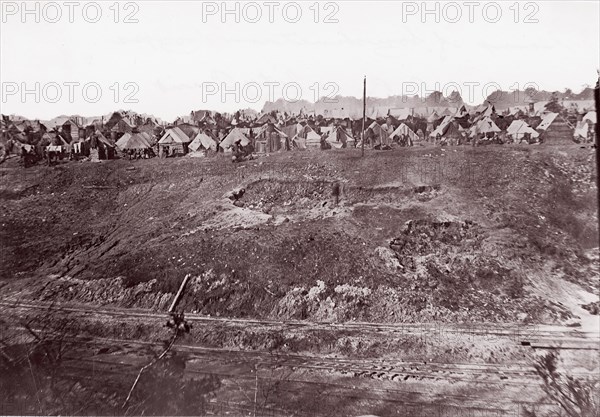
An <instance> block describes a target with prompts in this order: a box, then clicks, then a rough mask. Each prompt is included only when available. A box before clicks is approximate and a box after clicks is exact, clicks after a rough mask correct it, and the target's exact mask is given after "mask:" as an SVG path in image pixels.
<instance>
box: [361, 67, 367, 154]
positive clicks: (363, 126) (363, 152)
mask: <svg viewBox="0 0 600 417" xmlns="http://www.w3.org/2000/svg"><path fill="white" fill-rule="evenodd" d="M366 118H367V76H366V75H365V80H364V83H363V122H362V132H361V134H360V135H361V137H362V140H361V143H362V156H365V120H366Z"/></svg>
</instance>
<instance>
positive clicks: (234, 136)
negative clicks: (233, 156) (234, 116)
mask: <svg viewBox="0 0 600 417" xmlns="http://www.w3.org/2000/svg"><path fill="white" fill-rule="evenodd" d="M237 141H240V143H241V144H242V146H247V145H248V144H249V143H250V139H248V138H247V137H246V135H244V134H243V133H242V132H241V131H240V130H239V129H238V128H237V127H235V128H233V130H232V131H231V132H229V134H228V135H227V136H226V137H225V139H223V140H222V141H221V143H220V144H219V146H220V147H221V149H223V150H224V151H227V150H229V149H230V148H231V147H232V146H233V144H234V143H236V142H237Z"/></svg>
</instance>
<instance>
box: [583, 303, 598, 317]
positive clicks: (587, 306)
mask: <svg viewBox="0 0 600 417" xmlns="http://www.w3.org/2000/svg"><path fill="white" fill-rule="evenodd" d="M581 307H582V308H583V309H585V310H587V311H589V312H590V314H593V315H595V316H597V315H598V314H600V301H594V302H592V303H589V304H582V305H581Z"/></svg>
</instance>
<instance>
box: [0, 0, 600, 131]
mask: <svg viewBox="0 0 600 417" xmlns="http://www.w3.org/2000/svg"><path fill="white" fill-rule="evenodd" d="M71 3H73V4H70V3H69V2H60V1H59V2H50V3H48V2H30V3H27V5H26V7H27V8H28V9H29V12H28V13H26V11H25V10H23V5H22V2H21V1H18V2H10V1H2V23H1V29H0V32H1V33H0V35H1V36H0V37H1V42H0V45H1V59H0V67H1V68H0V69H1V72H0V74H1V79H2V113H5V114H7V113H8V114H11V113H16V114H21V115H24V116H27V117H31V118H35V117H37V118H41V119H49V118H52V117H54V116H56V115H59V114H80V115H84V116H91V115H98V114H104V113H108V112H110V111H113V110H116V109H133V110H136V111H138V112H145V113H152V114H155V115H156V116H158V117H161V118H163V119H166V120H172V119H173V118H175V117H176V116H178V115H182V114H189V112H190V110H192V109H213V110H217V111H230V112H231V111H235V110H237V109H239V108H246V107H252V108H255V109H257V110H260V109H261V108H262V105H263V103H264V102H265V101H266V100H269V99H277V98H280V97H284V98H286V99H289V100H294V99H296V98H303V99H306V100H309V101H314V100H315V96H324V95H334V94H336V93H337V94H342V95H354V96H356V97H360V96H361V95H362V79H363V76H364V75H366V76H367V80H368V95H369V96H373V97H387V96H389V95H399V94H402V93H410V94H411V95H412V94H420V95H425V94H429V93H431V91H433V90H435V89H440V90H441V91H443V92H445V93H447V94H449V93H450V92H451V91H452V90H458V91H459V92H460V93H461V94H462V96H463V98H464V99H465V101H467V102H469V103H471V104H477V103H480V102H482V101H483V98H484V94H485V93H486V91H487V92H488V93H490V92H492V91H493V90H495V89H496V88H497V87H500V88H502V89H503V90H514V89H516V88H518V87H519V88H523V87H524V86H525V87H526V86H527V83H535V85H537V86H538V87H539V88H540V89H546V90H560V91H563V90H564V89H565V87H570V88H572V89H573V90H574V91H576V92H579V91H580V90H581V89H582V87H583V85H584V84H590V85H593V84H594V81H595V79H596V77H597V69H598V68H599V67H600V62H599V61H600V58H599V54H600V52H599V51H600V28H599V25H600V24H599V21H600V7H599V2H598V1H546V2H519V3H516V2H513V1H506V2H503V1H499V2H485V1H480V2H477V1H473V2H468V1H467V2H450V3H448V2H429V3H422V2H420V1H419V2H400V1H398V2H374V1H369V2H366V1H365V2H361V1H352V2H344V1H338V2H319V3H315V2H313V1H309V2H298V3H294V2H262V1H259V2H249V3H248V2H229V3H227V4H224V3H222V2H191V1H189V2H173V1H168V2H167V1H165V2H161V1H149V2H140V1H138V2H120V3H118V4H116V3H114V2H112V1H110V2H106V3H104V2H98V3H94V2H85V1H82V2H71ZM424 6H425V7H426V8H427V9H428V11H429V13H428V14H425V15H423V12H424V11H425V10H423V9H424ZM225 7H226V8H227V9H228V10H229V11H230V12H229V14H223V13H222V12H223V11H224V9H225ZM317 10H318V15H317V13H316V11H317ZM98 12H100V14H98ZM117 12H118V13H117ZM298 12H300V13H298ZM259 13H260V15H259ZM70 14H71V16H70ZM36 19H38V20H39V23H38V22H36ZM236 19H238V20H239V23H237V22H236ZM96 20H97V21H96ZM115 20H116V21H117V22H115ZM126 20H129V21H132V22H129V23H127V22H126ZM135 20H137V22H135ZM315 20H317V22H315ZM336 20H337V22H336ZM436 20H437V21H436ZM52 21H55V22H54V23H53V22H52ZM94 21H96V22H94ZM294 21H296V22H294ZM452 21H454V22H452ZM536 21H537V22H536ZM36 82H37V83H39V84H36ZM65 83H67V84H65ZM69 83H72V84H69ZM75 83H79V85H76V84H75ZM127 83H134V84H127ZM236 83H239V84H236ZM84 85H86V87H87V89H86V90H85V91H84V90H83V86H84ZM284 87H285V88H284ZM484 87H485V88H484ZM24 89H27V90H29V91H30V92H29V93H28V94H25V95H24V96H23V94H22V93H23V90H24ZM225 89H226V90H228V91H229V93H228V94H226V95H225V96H223V95H222V92H223V90H225ZM70 92H72V97H69V93H70ZM135 100H137V101H138V102H137V103H135ZM253 101H254V102H253Z"/></svg>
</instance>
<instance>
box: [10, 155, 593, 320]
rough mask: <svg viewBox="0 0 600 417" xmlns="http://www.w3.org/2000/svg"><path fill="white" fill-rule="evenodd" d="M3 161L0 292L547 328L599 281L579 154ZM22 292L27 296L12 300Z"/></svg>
mask: <svg viewBox="0 0 600 417" xmlns="http://www.w3.org/2000/svg"><path fill="white" fill-rule="evenodd" d="M23 172H24V171H23V170H22V169H21V168H16V167H15V168H14V169H12V168H11V167H8V168H4V170H3V172H2V177H1V180H0V193H1V196H2V197H1V198H2V200H1V204H2V227H1V229H0V242H1V244H2V246H3V257H2V260H1V261H0V262H2V268H1V270H2V280H3V281H2V282H3V284H4V286H3V288H2V292H3V293H5V294H8V293H10V292H12V291H15V290H24V291H25V292H28V293H29V297H32V298H37V299H50V298H57V299H61V300H76V301H80V302H88V303H93V304H109V305H121V306H131V307H144V308H152V309H164V308H165V305H166V303H168V300H169V299H170V298H172V296H173V294H174V292H175V291H176V289H177V287H178V285H179V283H180V282H181V280H182V279H183V277H184V276H185V275H186V274H191V275H192V276H193V277H194V280H193V283H192V285H191V286H190V290H189V291H188V292H187V293H186V296H185V298H184V299H183V301H182V306H183V307H184V308H185V309H186V310H188V311H198V312H201V313H203V314H211V315H223V316H242V317H269V318H296V319H313V320H332V321H342V320H353V319H354V320H383V321H413V320H420V321H427V320H439V321H463V320H469V321H479V320H485V321H515V320H525V321H528V320H531V321H555V320H561V319H567V318H569V316H570V313H569V311H568V308H567V307H566V306H565V305H561V301H560V300H557V299H554V296H555V295H556V293H545V292H544V291H543V288H548V286H546V287H543V286H541V285H540V283H542V282H545V280H550V281H552V282H556V283H559V284H560V282H563V281H564V280H566V281H570V282H572V283H575V284H577V285H579V286H581V287H582V288H583V289H586V290H588V291H594V281H593V280H594V277H595V272H597V270H595V269H594V268H595V267H594V265H593V264H594V263H593V262H592V261H591V260H590V259H588V257H587V255H586V253H587V252H588V251H589V250H590V249H592V248H593V247H595V246H597V241H596V236H597V233H596V222H595V220H594V219H595V217H594V216H595V215H596V214H597V213H596V211H595V206H594V201H595V200H594V198H595V192H596V190H595V187H594V180H595V175H596V174H595V172H594V170H593V166H592V164H591V153H590V151H589V150H588V149H580V148H579V147H577V146H572V147H565V148H564V149H563V148H558V147H554V148H552V147H548V148H542V147H538V148H535V149H534V148H518V147H508V146H507V147H487V148H482V149H471V148H459V149H451V150H444V149H439V148H438V149H425V150H422V149H408V150H405V149H401V150H395V151H390V152H380V153H375V152H374V153H372V154H369V155H368V156H367V157H366V158H364V159H361V158H359V157H357V155H356V152H354V153H353V152H352V151H351V150H348V151H340V152H318V153H297V154H293V155H289V154H281V155H276V156H272V157H268V158H264V159H261V160H258V161H250V162H248V163H245V164H242V165H238V164H231V163H229V162H227V160H226V159H225V158H219V157H217V158H214V159H204V160H198V159H193V158H181V159H179V160H168V161H164V160H149V161H133V162H130V161H112V162H108V163H102V164H83V163H81V164H79V163H72V164H66V165H63V166H58V167H52V168H48V167H34V168H30V169H29V170H27V171H26V173H27V175H23ZM21 294H24V292H22V293H21Z"/></svg>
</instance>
